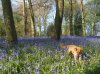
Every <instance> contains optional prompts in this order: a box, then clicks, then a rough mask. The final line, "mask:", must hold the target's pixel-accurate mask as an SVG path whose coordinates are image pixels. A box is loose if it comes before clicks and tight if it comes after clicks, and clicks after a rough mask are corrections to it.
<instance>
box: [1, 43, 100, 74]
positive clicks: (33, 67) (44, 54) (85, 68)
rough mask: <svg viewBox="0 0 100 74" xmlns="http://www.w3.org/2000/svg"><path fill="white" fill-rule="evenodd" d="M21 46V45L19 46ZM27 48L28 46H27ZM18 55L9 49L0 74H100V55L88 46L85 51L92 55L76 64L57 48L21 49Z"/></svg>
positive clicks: (32, 47) (33, 47) (30, 47)
mask: <svg viewBox="0 0 100 74" xmlns="http://www.w3.org/2000/svg"><path fill="white" fill-rule="evenodd" d="M18 46H20V44H19V45H18ZM25 46H26V45H25ZM19 48H20V49H19V51H18V54H17V55H15V56H14V55H13V51H12V50H13V49H8V50H7V54H8V55H6V56H5V57H3V58H2V60H1V61H0V74H37V72H40V74H51V73H53V74H57V73H58V74H99V73H100V70H99V69H100V59H99V58H100V53H99V52H97V51H95V49H92V48H91V47H89V46H87V47H85V48H84V49H85V50H86V51H85V52H87V53H88V54H89V55H90V58H88V59H87V60H79V61H78V62H77V63H75V61H74V59H73V58H70V57H69V56H68V55H67V54H66V52H65V51H64V50H62V51H56V49H55V48H52V47H51V48H47V49H39V48H37V47H35V46H29V47H27V46H26V47H24V45H23V46H21V47H19ZM94 51H95V52H94Z"/></svg>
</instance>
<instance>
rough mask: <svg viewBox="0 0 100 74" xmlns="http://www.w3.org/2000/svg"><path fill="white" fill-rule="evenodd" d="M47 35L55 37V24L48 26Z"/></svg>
mask: <svg viewBox="0 0 100 74" xmlns="http://www.w3.org/2000/svg"><path fill="white" fill-rule="evenodd" d="M47 36H51V38H55V36H56V35H55V26H54V24H53V23H51V24H50V25H49V26H48V28H47Z"/></svg>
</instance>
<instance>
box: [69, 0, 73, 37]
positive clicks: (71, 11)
mask: <svg viewBox="0 0 100 74" xmlns="http://www.w3.org/2000/svg"><path fill="white" fill-rule="evenodd" d="M69 20H70V35H74V26H73V1H72V0H71V1H70V17H69Z"/></svg>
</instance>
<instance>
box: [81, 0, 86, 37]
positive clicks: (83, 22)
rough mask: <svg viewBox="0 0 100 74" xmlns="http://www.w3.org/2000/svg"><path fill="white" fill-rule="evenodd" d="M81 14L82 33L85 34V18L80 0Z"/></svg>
mask: <svg viewBox="0 0 100 74" xmlns="http://www.w3.org/2000/svg"><path fill="white" fill-rule="evenodd" d="M81 16H82V33H83V36H85V18H84V10H83V0H81Z"/></svg>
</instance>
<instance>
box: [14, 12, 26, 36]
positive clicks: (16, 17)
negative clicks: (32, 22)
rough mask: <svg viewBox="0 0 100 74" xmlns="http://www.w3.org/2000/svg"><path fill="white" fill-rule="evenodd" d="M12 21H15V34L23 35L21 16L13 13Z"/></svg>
mask: <svg viewBox="0 0 100 74" xmlns="http://www.w3.org/2000/svg"><path fill="white" fill-rule="evenodd" d="M14 21H15V27H16V32H17V35H18V36H23V35H24V25H23V20H22V16H20V15H19V14H17V13H14Z"/></svg>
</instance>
